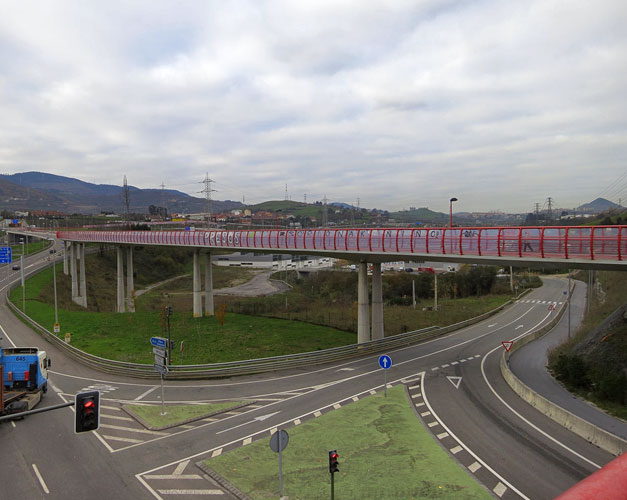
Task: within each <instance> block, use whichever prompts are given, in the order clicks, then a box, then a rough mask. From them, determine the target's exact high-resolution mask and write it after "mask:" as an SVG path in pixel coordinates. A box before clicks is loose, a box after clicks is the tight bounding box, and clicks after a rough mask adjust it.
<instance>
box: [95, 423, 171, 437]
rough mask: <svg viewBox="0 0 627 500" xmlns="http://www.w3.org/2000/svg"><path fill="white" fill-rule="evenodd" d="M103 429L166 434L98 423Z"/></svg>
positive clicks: (156, 434) (165, 434) (164, 433)
mask: <svg viewBox="0 0 627 500" xmlns="http://www.w3.org/2000/svg"><path fill="white" fill-rule="evenodd" d="M100 427H104V428H105V429H115V430H116V431H126V432H138V433H140V434H153V435H155V436H167V435H168V433H167V432H159V431H149V430H148V429H134V428H132V427H121V426H119V425H110V424H100Z"/></svg>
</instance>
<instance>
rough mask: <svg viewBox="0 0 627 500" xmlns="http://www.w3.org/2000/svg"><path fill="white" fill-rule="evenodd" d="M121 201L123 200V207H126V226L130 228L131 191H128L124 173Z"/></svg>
mask: <svg viewBox="0 0 627 500" xmlns="http://www.w3.org/2000/svg"><path fill="white" fill-rule="evenodd" d="M122 201H123V202H124V208H125V209H126V221H127V222H128V227H129V229H130V228H131V221H130V213H131V193H130V192H129V189H128V184H127V182H126V175H125V176H124V187H123V188H122Z"/></svg>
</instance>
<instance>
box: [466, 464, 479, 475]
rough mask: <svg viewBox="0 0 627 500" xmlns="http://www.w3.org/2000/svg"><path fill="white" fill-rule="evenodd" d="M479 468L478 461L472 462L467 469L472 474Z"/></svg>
mask: <svg viewBox="0 0 627 500" xmlns="http://www.w3.org/2000/svg"><path fill="white" fill-rule="evenodd" d="M479 469H481V464H480V463H479V462H473V463H471V464H470V465H469V466H468V470H469V471H470V472H472V473H473V474H474V473H475V472H477V471H478V470H479Z"/></svg>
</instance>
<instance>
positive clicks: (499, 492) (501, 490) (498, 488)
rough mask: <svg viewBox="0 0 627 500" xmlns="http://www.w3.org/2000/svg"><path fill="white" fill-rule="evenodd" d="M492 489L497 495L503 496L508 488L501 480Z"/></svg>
mask: <svg viewBox="0 0 627 500" xmlns="http://www.w3.org/2000/svg"><path fill="white" fill-rule="evenodd" d="M492 491H493V492H494V494H495V495H496V496H497V497H499V498H501V497H502V496H503V493H505V492H506V491H507V488H506V487H505V485H504V484H503V483H501V482H500V481H499V482H498V483H497V485H496V486H495V487H494V489H493V490H492Z"/></svg>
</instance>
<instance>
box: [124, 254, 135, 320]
mask: <svg viewBox="0 0 627 500" xmlns="http://www.w3.org/2000/svg"><path fill="white" fill-rule="evenodd" d="M134 298H135V282H134V281H133V247H132V246H129V247H128V248H127V249H126V304H127V305H126V310H127V311H128V312H135V300H134Z"/></svg>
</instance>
